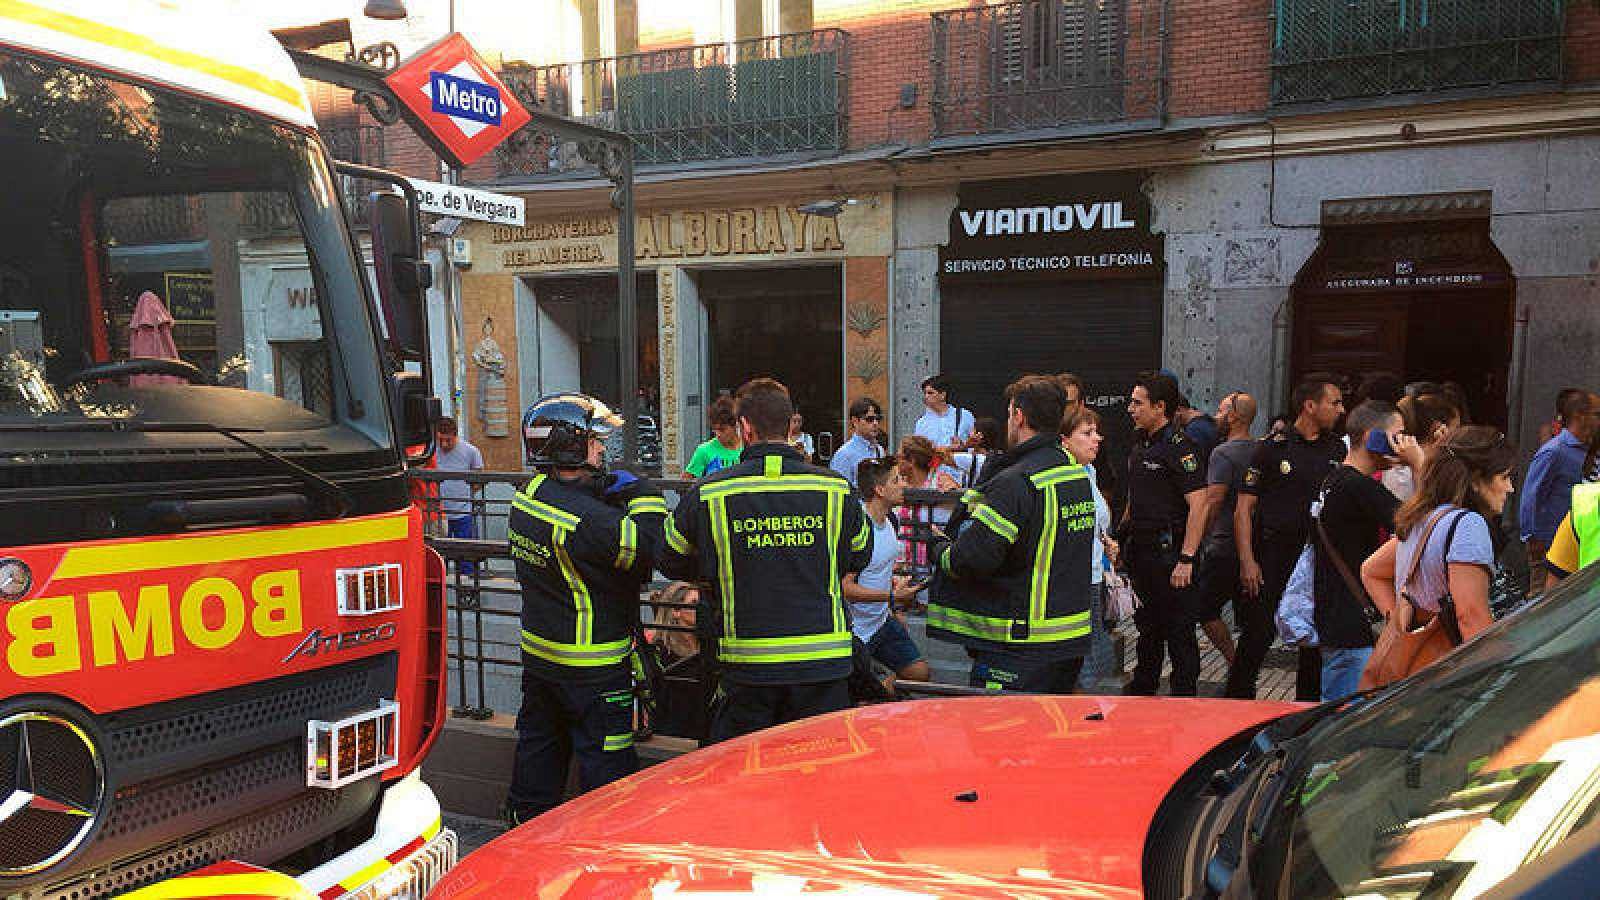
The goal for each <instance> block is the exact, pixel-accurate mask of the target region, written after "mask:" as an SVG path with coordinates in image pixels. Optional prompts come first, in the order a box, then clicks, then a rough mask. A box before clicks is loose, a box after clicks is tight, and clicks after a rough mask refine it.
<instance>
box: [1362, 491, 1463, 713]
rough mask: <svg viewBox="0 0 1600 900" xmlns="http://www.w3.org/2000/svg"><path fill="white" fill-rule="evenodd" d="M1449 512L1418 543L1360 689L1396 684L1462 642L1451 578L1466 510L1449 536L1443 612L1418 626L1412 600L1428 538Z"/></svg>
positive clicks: (1459, 514) (1459, 513)
mask: <svg viewBox="0 0 1600 900" xmlns="http://www.w3.org/2000/svg"><path fill="white" fill-rule="evenodd" d="M1447 515H1450V512H1449V511H1446V512H1443V513H1440V514H1439V515H1437V516H1434V517H1433V518H1432V519H1430V520H1429V522H1428V526H1427V529H1426V530H1424V531H1423V533H1422V538H1421V540H1419V541H1418V542H1417V552H1416V554H1415V555H1414V556H1412V558H1411V567H1410V569H1409V570H1408V571H1407V572H1406V577H1405V578H1404V579H1403V580H1402V581H1401V582H1400V590H1399V591H1397V592H1396V593H1397V594H1398V596H1397V597H1396V598H1395V605H1394V612H1393V613H1391V614H1390V615H1389V618H1388V619H1387V620H1386V621H1385V622H1384V623H1383V631H1382V632H1381V633H1379V635H1378V641H1377V646H1375V647H1373V648H1372V656H1371V657H1369V658H1368V659H1367V666H1366V668H1365V669H1363V670H1362V672H1361V683H1360V685H1359V689H1360V690H1363V691H1366V690H1371V689H1373V688H1380V687H1384V686H1386V685H1390V684H1393V683H1394V682H1396V681H1399V680H1401V679H1402V678H1406V677H1408V676H1410V675H1411V674H1412V673H1414V672H1418V671H1421V670H1422V669H1425V668H1427V667H1428V666H1430V665H1432V664H1433V663H1434V662H1435V661H1437V660H1439V659H1440V658H1442V657H1444V656H1445V655H1446V654H1448V653H1449V652H1450V651H1451V650H1454V649H1455V648H1456V647H1458V646H1460V645H1461V625H1460V622H1459V621H1458V620H1457V619H1456V604H1455V600H1454V599H1453V598H1452V597H1451V596H1450V589H1449V582H1448V578H1449V570H1450V566H1449V559H1450V544H1451V543H1452V542H1453V541H1454V540H1455V536H1456V534H1455V532H1456V525H1458V524H1459V523H1460V522H1461V517H1462V516H1464V515H1466V511H1465V510H1458V511H1456V513H1455V519H1454V520H1453V521H1451V523H1450V531H1449V533H1448V534H1446V535H1445V543H1444V558H1445V560H1446V562H1445V576H1446V586H1445V592H1444V593H1443V594H1441V595H1440V597H1439V614H1438V615H1436V616H1434V617H1433V618H1431V619H1429V620H1428V621H1427V622H1425V623H1423V624H1421V625H1417V624H1416V618H1417V604H1416V601H1414V600H1412V599H1411V594H1410V592H1409V590H1408V588H1409V587H1410V585H1411V579H1412V578H1414V577H1416V574H1417V567H1418V566H1420V565H1421V564H1422V558H1423V557H1424V556H1426V555H1427V553H1428V540H1429V538H1431V537H1432V536H1433V529H1434V526H1436V525H1438V524H1439V521H1440V520H1441V519H1443V518H1444V517H1445V516H1447Z"/></svg>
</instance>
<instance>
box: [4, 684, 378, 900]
mask: <svg viewBox="0 0 1600 900" xmlns="http://www.w3.org/2000/svg"><path fill="white" fill-rule="evenodd" d="M396 668H397V659H396V656H395V654H393V653H386V654H382V655H379V656H374V657H370V658H367V659H362V660H356V661H353V662H349V663H345V664H343V665H338V666H330V667H328V668H324V669H318V670H315V671H311V672H306V673H302V674H299V675H293V676H288V677H285V678H279V679H274V680H272V681H268V682H262V683H258V684H251V685H245V686H243V687H239V688H232V689H229V690H224V691H217V692H214V693H210V694H203V695H200V696H198V697H188V698H184V699H182V700H177V701H173V702H170V703H163V704H158V705H155V706H149V707H144V708H141V709H136V710H129V711H126V712H121V713H116V714H113V715H109V716H105V717H102V719H101V720H100V722H99V723H98V724H99V725H100V727H101V729H102V733H103V734H104V735H105V741H104V744H103V748H104V753H105V760H106V762H105V765H106V772H107V776H108V780H109V781H110V783H111V785H112V786H113V788H114V790H115V794H114V796H113V797H112V799H111V800H110V801H109V802H108V804H107V808H106V812H105V813H104V816H105V821H104V822H102V823H101V826H100V828H99V830H98V831H97V832H96V833H95V835H94V837H93V838H92V839H91V840H90V842H89V844H88V845H87V846H86V847H85V848H84V849H83V851H82V852H81V854H79V856H78V857H77V858H76V859H74V860H73V861H71V862H70V863H67V864H65V866H64V867H58V868H56V869H53V870H49V871H46V872H43V873H41V874H40V875H39V876H38V877H36V878H33V879H29V880H27V881H22V882H21V883H14V884H11V885H0V888H9V889H10V890H13V891H16V893H14V894H8V896H14V897H17V898H22V900H42V898H70V900H92V898H98V897H106V896H111V895H114V894H117V893H121V892H124V891H128V890H132V889H134V888H137V887H139V886H141V885H145V884H151V883H154V882H156V881H160V880H161V879H163V878H169V877H171V876H173V875H177V874H181V873H183V872H186V871H192V870H194V869H196V868H201V867H204V866H206V865H210V864H211V863H213V862H217V861H220V860H223V859H228V858H235V859H241V860H243V861H246V862H252V863H257V864H263V865H265V864H269V863H272V862H275V861H276V860H277V859H278V858H280V857H282V856H284V855H286V854H288V853H291V852H293V851H295V850H298V849H300V848H301V847H304V846H306V845H307V844H309V843H311V842H313V841H316V840H318V839H320V838H322V837H324V836H327V835H329V834H332V833H334V832H336V831H338V830H339V829H341V828H344V827H346V826H348V825H350V824H352V823H353V822H354V821H356V820H357V819H359V818H360V817H361V815H362V814H363V813H365V812H366V811H367V810H368V808H369V807H370V805H371V804H372V802H374V801H375V799H376V797H377V794H378V785H377V779H376V778H367V779H365V780H362V781H359V782H356V783H354V784H350V785H347V786H344V787H342V788H340V789H339V790H334V791H330V790H324V789H312V788H308V787H307V786H306V774H305V772H306V760H305V752H306V751H305V741H306V724H307V722H309V721H313V720H338V719H340V718H342V717H346V716H349V715H352V714H354V713H360V712H365V711H367V710H370V709H373V708H375V707H376V706H377V705H378V702H379V701H380V700H381V699H384V698H388V697H393V696H394V691H395V680H396ZM0 892H4V891H0Z"/></svg>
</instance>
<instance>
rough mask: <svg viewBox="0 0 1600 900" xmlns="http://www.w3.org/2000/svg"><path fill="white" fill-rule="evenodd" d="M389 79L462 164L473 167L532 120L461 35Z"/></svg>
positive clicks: (410, 108)
mask: <svg viewBox="0 0 1600 900" xmlns="http://www.w3.org/2000/svg"><path fill="white" fill-rule="evenodd" d="M384 80H385V81H386V82H387V83H388V85H389V87H390V89H392V90H393V91H394V93H395V96H396V97H398V98H400V102H401V103H403V104H405V106H406V109H407V110H408V111H409V112H410V113H411V118H412V119H413V120H414V121H415V123H416V124H417V125H418V126H419V127H422V128H425V129H427V131H428V133H429V134H430V135H432V136H433V138H434V143H436V144H438V145H439V146H440V149H442V150H444V151H446V153H447V155H449V156H450V157H452V159H451V160H450V161H451V162H453V163H455V165H457V166H462V167H465V166H469V165H472V163H473V162H475V161H476V160H478V159H479V158H480V157H482V156H483V155H484V154H485V153H488V152H489V151H490V150H493V149H494V148H495V146H496V145H498V144H499V143H500V142H501V141H503V140H505V139H506V138H508V137H510V136H511V135H512V133H514V132H515V131H516V130H517V129H519V128H521V127H522V126H524V125H526V124H528V121H529V119H530V118H532V117H531V116H529V115H528V111H527V110H525V109H523V108H522V104H521V103H519V102H517V99H516V98H515V97H514V96H512V94H511V91H510V89H509V88H507V87H506V86H505V83H504V82H502V81H501V80H500V79H499V78H498V77H497V76H496V75H495V74H494V70H492V69H490V68H489V66H488V65H487V64H486V63H484V61H483V59H482V58H481V57H479V56H478V54H477V53H476V52H475V51H473V49H472V45H470V44H468V43H467V39H466V38H464V37H462V36H461V35H460V34H457V33H451V34H450V35H448V36H446V37H445V38H443V39H442V40H440V41H439V42H438V43H435V44H433V45H432V46H430V47H428V48H427V49H425V50H423V51H422V52H420V53H418V54H417V55H416V56H413V57H412V58H411V59H409V60H407V61H406V62H405V63H404V64H403V65H401V66H400V68H398V69H396V70H394V72H392V73H391V74H390V75H389V77H388V78H386V79H384Z"/></svg>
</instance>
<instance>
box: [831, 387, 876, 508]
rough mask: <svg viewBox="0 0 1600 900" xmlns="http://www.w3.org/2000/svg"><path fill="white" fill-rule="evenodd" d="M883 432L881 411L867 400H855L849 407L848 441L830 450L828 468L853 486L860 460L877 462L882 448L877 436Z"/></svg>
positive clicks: (874, 403) (870, 400)
mask: <svg viewBox="0 0 1600 900" xmlns="http://www.w3.org/2000/svg"><path fill="white" fill-rule="evenodd" d="M882 432H883V409H882V407H880V406H878V401H876V400H874V399H872V398H871V397H858V398H856V400H855V401H854V402H852V403H851V404H850V439H849V440H848V441H845V442H844V445H843V446H841V447H840V448H839V449H838V450H836V451H834V454H833V459H832V460H831V461H830V462H829V463H828V467H829V468H831V469H833V470H834V471H835V472H838V473H839V474H840V475H843V476H844V477H845V480H847V481H849V482H850V486H851V487H854V486H855V484H856V468H857V467H858V466H860V465H861V461H862V460H866V459H879V458H881V457H882V456H883V445H882V444H880V443H878V435H880V434H881V433H882Z"/></svg>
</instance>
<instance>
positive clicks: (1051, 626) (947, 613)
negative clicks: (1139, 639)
mask: <svg viewBox="0 0 1600 900" xmlns="http://www.w3.org/2000/svg"><path fill="white" fill-rule="evenodd" d="M1018 621H1020V620H1015V619H1001V618H995V617H992V616H980V615H975V614H973V613H969V612H965V611H963V610H959V609H953V608H951V607H948V606H940V605H938V604H929V606H928V627H929V628H942V629H944V630H945V631H952V632H955V633H956V634H965V635H968V636H971V637H975V638H982V639H984V640H988V641H995V642H998V643H1006V644H1015V643H1028V644H1046V643H1053V642H1056V641H1070V640H1074V639H1076V638H1081V637H1086V636H1088V634H1089V627H1090V624H1089V612H1088V610H1085V611H1083V612H1081V613H1074V614H1072V615H1070V616H1060V617H1058V618H1054V619H1042V620H1039V621H1034V622H1029V623H1028V636H1027V638H1025V639H1023V640H1020V641H1019V640H1017V639H1015V638H1013V637H1012V636H1011V626H1012V625H1014V624H1016V623H1017V622H1018Z"/></svg>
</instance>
